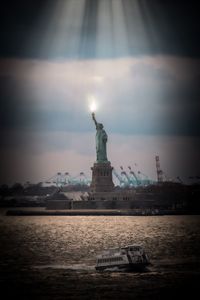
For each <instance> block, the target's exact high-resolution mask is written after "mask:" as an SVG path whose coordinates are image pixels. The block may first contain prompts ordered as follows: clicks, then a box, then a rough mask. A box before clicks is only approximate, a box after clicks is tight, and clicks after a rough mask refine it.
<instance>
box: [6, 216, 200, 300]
mask: <svg viewBox="0 0 200 300" xmlns="http://www.w3.org/2000/svg"><path fill="white" fill-rule="evenodd" d="M0 228H1V236H0V242H1V256H0V265H1V277H2V278H3V279H5V281H6V282H9V284H14V290H15V294H16V293H19V294H20V297H21V298H23V297H24V299H26V298H27V297H29V298H30V297H32V298H34V297H35V299H40V298H41V299H66V297H67V299H117V298H116V297H118V296H119V295H123V296H124V297H125V298H124V299H137V298H141V297H143V298H142V299H148V297H150V296H151V297H154V296H156V297H158V296H159V295H162V296H163V297H164V296H166V295H168V294H169V292H170V291H171V293H173V294H174V291H177V289H178V290H182V289H184V288H185V283H186V282H187V286H188V283H189V284H190V286H191V285H192V286H193V288H195V287H197V286H198V284H197V282H198V281H199V275H200V250H199V249H200V218H199V216H142V217H135V216H134V217H129V216H122V217H120V216H117V217H114V216H109V217H105V216H98V217H97V216H90V217H89V216H85V217H83V216H73V217H70V216H63V217H61V216H53V217H46V216H44V217H41V216H39V217H6V216H3V215H1V216H0ZM133 243H136V244H140V245H142V246H143V247H144V248H145V250H146V252H147V253H148V256H149V257H150V260H151V262H152V266H150V267H149V270H148V272H144V273H126V272H118V271H117V270H113V271H108V272H103V273H98V272H96V271H95V269H94V266H95V259H96V255H97V254H98V253H99V252H100V251H101V250H103V249H105V248H110V247H117V246H123V245H127V244H133ZM2 278H1V280H3V279H2ZM174 281H176V285H175V284H173V282H174ZM77 284H78V285H77ZM195 284H196V285H195ZM4 285H5V283H4ZM35 287H37V289H36V288H35ZM133 287H134V294H133ZM22 290H23V292H22ZM188 290H189V289H188ZM136 291H137V292H136ZM185 292H187V291H185ZM167 293H168V294H167ZM120 297H121V296H120ZM163 297H162V298H163ZM169 297H171V294H170V295H169Z"/></svg>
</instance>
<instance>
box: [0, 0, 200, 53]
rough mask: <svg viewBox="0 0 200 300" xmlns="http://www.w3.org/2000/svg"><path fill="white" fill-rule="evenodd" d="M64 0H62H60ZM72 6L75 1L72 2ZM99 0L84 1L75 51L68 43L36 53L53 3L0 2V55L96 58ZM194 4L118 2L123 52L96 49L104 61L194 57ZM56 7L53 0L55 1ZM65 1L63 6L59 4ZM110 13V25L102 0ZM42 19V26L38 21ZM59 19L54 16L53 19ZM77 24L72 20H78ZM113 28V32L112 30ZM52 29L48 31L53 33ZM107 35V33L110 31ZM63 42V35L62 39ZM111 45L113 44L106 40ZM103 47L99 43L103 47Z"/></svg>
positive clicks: (199, 29)
mask: <svg viewBox="0 0 200 300" xmlns="http://www.w3.org/2000/svg"><path fill="white" fill-rule="evenodd" d="M65 2H66V3H67V2H68V1H67V0H66V1H65ZM74 2H75V1H74ZM101 2H102V1H98V0H96V1H94V0H86V2H85V7H84V12H83V20H82V25H81V39H80V45H79V47H78V50H76V49H71V45H70V41H68V42H67V44H65V43H64V46H63V48H62V47H61V48H59V49H56V51H53V52H51V51H50V48H51V47H49V46H51V43H53V42H54V41H53V39H50V45H49V44H48V47H47V49H46V51H41V49H40V46H41V45H42V44H43V43H44V40H45V39H46V33H47V30H48V26H49V24H48V21H49V19H48V18H47V20H46V14H47V11H48V10H49V11H51V10H52V16H50V20H52V19H53V17H55V16H54V15H53V13H55V11H54V6H55V1H48V0H46V1H22V0H21V1H16V2H13V3H12V4H10V3H8V2H4V4H3V5H1V15H0V19H1V36H0V40H1V44H2V46H1V48H0V55H1V56H4V57H8V56H21V57H24V56H26V57H41V56H43V57H49V55H50V56H51V57H61V56H62V57H73V56H75V57H77V56H79V57H91V58H94V57H95V56H96V53H95V46H96V37H97V14H98V9H99V5H100V3H101ZM197 2H198V1H187V2H186V1H158V0H152V1H147V0H140V1H132V0H123V1H122V4H123V13H124V16H125V25H126V31H127V38H128V45H129V49H128V50H125V49H124V50H123V51H122V50H119V51H118V46H119V45H117V44H116V45H115V49H114V48H113V49H112V48H110V49H108V51H107V52H106V54H105V52H102V53H101V51H100V53H99V55H100V56H101V55H103V56H104V57H105V56H106V55H107V56H108V57H112V56H116V55H118V56H125V55H127V54H128V55H142V54H158V53H162V54H180V55H183V56H184V55H185V56H196V57H197V56H199V53H200V44H199V43H198V37H199V35H200V26H199V15H198V9H197ZM56 3H58V1H56ZM63 3H64V2H63ZM106 3H107V5H108V10H110V13H109V14H110V22H111V27H112V22H113V20H112V18H113V14H112V13H113V12H112V8H111V1H109V0H107V1H106ZM136 3H137V4H138V9H139V13H140V15H141V20H140V22H142V23H143V24H144V30H145V32H141V30H140V29H141V28H140V26H138V19H137V18H136V16H135V14H136ZM41 19H43V20H44V22H43V25H42V26H41V23H40V22H39V20H41ZM58 19H59V18H58ZM77 21H78V20H74V22H77ZM114 29H115V28H113V30H114ZM53 30H54V27H53V28H52V32H53ZM111 36H112V33H111ZM63 39H64V40H65V39H67V37H65V36H63ZM110 43H111V45H112V41H111V42H110ZM103 46H104V45H102V47H103Z"/></svg>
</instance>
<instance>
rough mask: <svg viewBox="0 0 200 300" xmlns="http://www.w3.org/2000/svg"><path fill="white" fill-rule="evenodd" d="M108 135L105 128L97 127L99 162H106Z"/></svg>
mask: <svg viewBox="0 0 200 300" xmlns="http://www.w3.org/2000/svg"><path fill="white" fill-rule="evenodd" d="M107 140H108V136H107V134H106V132H105V130H104V129H100V128H97V131H96V153H97V161H98V162H106V161H108V159H107V152H106V143H107Z"/></svg>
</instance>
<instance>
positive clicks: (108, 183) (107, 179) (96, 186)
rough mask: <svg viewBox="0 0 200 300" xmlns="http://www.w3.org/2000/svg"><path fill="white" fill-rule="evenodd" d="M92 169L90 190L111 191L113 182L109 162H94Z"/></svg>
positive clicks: (93, 191)
mask: <svg viewBox="0 0 200 300" xmlns="http://www.w3.org/2000/svg"><path fill="white" fill-rule="evenodd" d="M91 169H92V183H91V185H90V191H91V192H92V193H96V192H111V191H113V188H114V184H113V181H112V169H113V168H112V167H111V165H110V162H106V163H94V166H93V168H91Z"/></svg>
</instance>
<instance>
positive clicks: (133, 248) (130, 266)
mask: <svg viewBox="0 0 200 300" xmlns="http://www.w3.org/2000/svg"><path fill="white" fill-rule="evenodd" d="M149 264H150V261H149V258H148V256H147V254H146V253H145V251H144V249H143V248H142V247H141V246H139V245H130V246H125V247H119V248H111V249H107V250H104V251H103V252H102V253H101V254H100V255H98V256H97V260H96V266H95V269H96V270H97V271H103V270H106V269H109V268H115V267H117V268H118V269H125V270H136V271H137V270H143V269H145V267H146V266H148V265H149Z"/></svg>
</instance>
